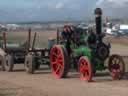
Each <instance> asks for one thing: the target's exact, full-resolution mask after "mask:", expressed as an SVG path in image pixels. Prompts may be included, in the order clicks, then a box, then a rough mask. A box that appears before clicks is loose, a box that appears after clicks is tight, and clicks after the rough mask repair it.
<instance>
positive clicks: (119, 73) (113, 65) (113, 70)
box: [108, 55, 125, 79]
mask: <svg viewBox="0 0 128 96" xmlns="http://www.w3.org/2000/svg"><path fill="white" fill-rule="evenodd" d="M108 69H109V71H110V75H111V76H112V77H113V78H114V79H121V78H122V77H123V75H124V73H125V63H124V61H123V58H122V57H121V56H119V55H112V56H111V57H110V58H109V61H108Z"/></svg>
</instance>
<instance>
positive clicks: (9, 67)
mask: <svg viewBox="0 0 128 96" xmlns="http://www.w3.org/2000/svg"><path fill="white" fill-rule="evenodd" d="M4 68H5V70H6V71H8V72H11V71H13V68H14V57H13V55H10V54H8V55H7V56H6V60H5V64H4Z"/></svg>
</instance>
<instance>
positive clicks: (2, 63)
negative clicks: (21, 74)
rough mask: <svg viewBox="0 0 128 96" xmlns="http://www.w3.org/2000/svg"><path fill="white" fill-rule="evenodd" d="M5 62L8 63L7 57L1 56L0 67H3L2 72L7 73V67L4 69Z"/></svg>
mask: <svg viewBox="0 0 128 96" xmlns="http://www.w3.org/2000/svg"><path fill="white" fill-rule="evenodd" d="M5 62H6V59H5V57H4V56H3V55H1V54H0V65H1V70H2V71H5V67H4V64H5Z"/></svg>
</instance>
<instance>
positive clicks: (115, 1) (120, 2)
mask: <svg viewBox="0 0 128 96" xmlns="http://www.w3.org/2000/svg"><path fill="white" fill-rule="evenodd" d="M127 3H128V0H98V1H97V2H96V6H102V7H103V6H104V5H111V6H113V7H124V6H127Z"/></svg>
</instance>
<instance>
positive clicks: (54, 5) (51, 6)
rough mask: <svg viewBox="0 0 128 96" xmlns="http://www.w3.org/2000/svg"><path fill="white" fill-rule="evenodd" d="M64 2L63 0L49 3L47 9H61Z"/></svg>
mask: <svg viewBox="0 0 128 96" xmlns="http://www.w3.org/2000/svg"><path fill="white" fill-rule="evenodd" d="M64 7H65V6H64V3H63V2H58V3H49V4H48V9H52V10H61V9H63V8H64Z"/></svg>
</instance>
